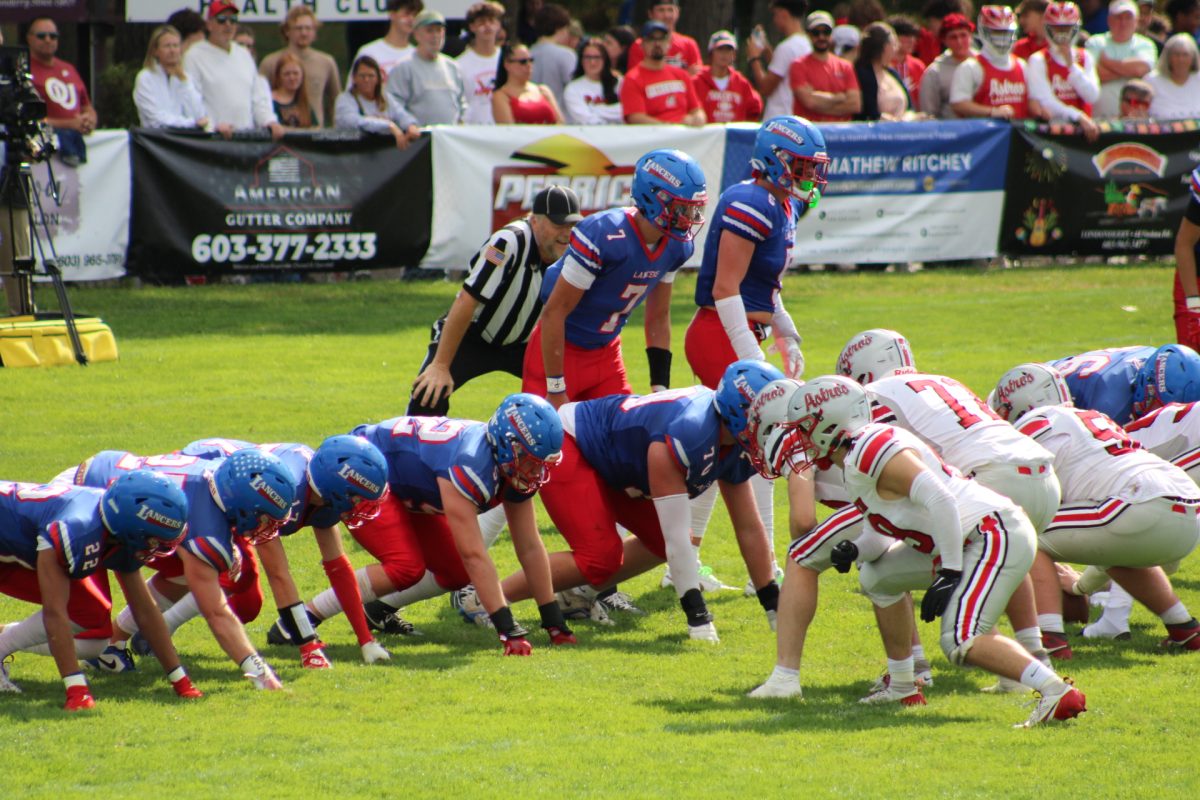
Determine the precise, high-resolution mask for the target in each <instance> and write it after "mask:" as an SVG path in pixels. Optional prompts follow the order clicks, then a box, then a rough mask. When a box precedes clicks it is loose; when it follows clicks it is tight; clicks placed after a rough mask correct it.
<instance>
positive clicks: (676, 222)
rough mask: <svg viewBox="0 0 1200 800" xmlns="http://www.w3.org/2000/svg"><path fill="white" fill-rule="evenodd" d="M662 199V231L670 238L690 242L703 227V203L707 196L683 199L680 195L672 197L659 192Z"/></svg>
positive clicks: (706, 200) (705, 201)
mask: <svg viewBox="0 0 1200 800" xmlns="http://www.w3.org/2000/svg"><path fill="white" fill-rule="evenodd" d="M659 199H660V200H662V204H663V212H662V217H661V219H662V231H663V233H665V234H666V235H667V236H670V237H671V238H672V239H678V240H679V241H681V242H690V241H691V240H692V239H694V238H696V234H697V233H699V232H700V229H701V228H703V227H704V223H705V221H706V220H705V219H704V205H705V203H707V202H708V197H707V196H702V197H700V198H699V199H693V200H685V199H683V198H682V197H672V196H671V195H669V194H667V193H666V192H660V193H659Z"/></svg>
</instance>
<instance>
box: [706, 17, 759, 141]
mask: <svg viewBox="0 0 1200 800" xmlns="http://www.w3.org/2000/svg"><path fill="white" fill-rule="evenodd" d="M736 58H737V39H735V38H733V34H732V33H730V32H729V31H717V32H716V33H714V34H713V35H712V36H711V37H710V38H709V40H708V59H709V62H710V66H707V67H704V68H702V69H701V70H700V72H699V73H697V74H696V75H694V76H693V77H692V88H693V89H694V90H695V91H696V97H697V98H699V100H700V105H701V107H703V108H704V116H705V117H706V118H707V119H708V121H709V122H758V121H759V120H760V119H761V118H762V113H763V101H762V96H761V95H760V94H759V93H758V92H757V91H756V90H755V89H754V87H753V86H751V85H750V81H749V80H747V78H746V76H745V75H743V74H742V73H740V72H738V71H737V70H736V69H734V68H733V62H734V59H736Z"/></svg>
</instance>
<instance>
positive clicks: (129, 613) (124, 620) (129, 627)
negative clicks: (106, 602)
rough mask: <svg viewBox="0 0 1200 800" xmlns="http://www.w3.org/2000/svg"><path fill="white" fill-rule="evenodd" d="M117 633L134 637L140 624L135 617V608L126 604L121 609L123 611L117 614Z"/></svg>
mask: <svg viewBox="0 0 1200 800" xmlns="http://www.w3.org/2000/svg"><path fill="white" fill-rule="evenodd" d="M116 632H117V634H118V635H120V634H122V633H124V634H128V635H129V636H130V637H132V636H133V635H134V634H135V633H137V632H138V624H137V622H136V621H135V620H134V618H133V609H132V608H130V607H129V606H125V607H124V608H122V609H121V613H120V614H117V631H116Z"/></svg>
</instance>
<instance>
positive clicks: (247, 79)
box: [183, 41, 279, 130]
mask: <svg viewBox="0 0 1200 800" xmlns="http://www.w3.org/2000/svg"><path fill="white" fill-rule="evenodd" d="M183 69H184V72H186V73H187V76H188V81H189V82H190V83H191V84H192V85H193V86H194V87H196V91H198V92H199V93H200V97H201V98H203V100H204V107H205V108H207V109H208V115H209V119H210V121H211V122H212V124H213V125H214V126H215V125H221V124H223V123H228V124H230V125H232V126H233V127H234V128H235V129H237V130H247V129H250V128H263V127H266V125H267V124H268V123H271V122H278V121H279V120H278V118H277V117H276V116H275V109H274V108H273V107H272V106H271V92H270V89H269V88H267V82H266V81H265V80H264V79H262V76H260V75H259V74H258V67H256V66H255V65H254V59H253V58H251V56H250V51H249V50H247V49H246V48H244V47H242V46H241V45H240V44H237V43H236V42H235V43H232V44H231V45H230V46H229V49H228V50H222V49H221V48H220V47H217V46H216V45H214V44H211V43H209V42H208V41H203V42H197V43H196V44H194V45H192V46H191V47H189V48H188V51H187V53H186V54H185V55H184V57H183Z"/></svg>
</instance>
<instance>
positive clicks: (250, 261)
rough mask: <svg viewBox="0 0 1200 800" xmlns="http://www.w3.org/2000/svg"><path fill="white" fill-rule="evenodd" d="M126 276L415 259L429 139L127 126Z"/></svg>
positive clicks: (424, 236)
mask: <svg viewBox="0 0 1200 800" xmlns="http://www.w3.org/2000/svg"><path fill="white" fill-rule="evenodd" d="M132 139H133V174H134V183H133V225H132V244H131V246H130V248H129V272H130V273H131V274H134V275H138V276H141V277H146V278H151V279H155V280H165V281H178V280H181V279H183V278H184V277H185V276H187V275H192V274H206V275H218V274H222V273H231V272H240V273H247V272H258V271H262V270H277V269H287V270H322V269H324V270H330V269H336V270H347V269H360V268H362V269H365V268H369V267H398V266H408V265H415V264H417V263H418V262H419V261H420V260H421V256H422V255H423V254H424V252H425V248H426V246H427V245H428V244H429V226H430V204H429V194H430V192H431V191H432V189H431V184H432V176H431V173H430V159H429V146H428V145H429V138H428V137H422V138H421V139H419V140H417V141H416V142H413V143H412V144H411V145H410V146H409V147H408V148H407V149H406V150H397V149H396V145H395V141H394V140H393V139H392V137H390V136H387V137H376V136H365V135H360V134H358V133H355V132H346V131H339V132H337V133H333V132H330V133H323V134H316V135H311V136H304V135H295V134H292V135H289V136H287V137H286V138H285V139H283V140H281V141H278V142H272V141H270V140H244V139H235V140H234V141H231V142H226V141H223V140H221V139H218V138H208V137H201V136H195V135H186V134H180V133H168V132H165V131H155V130H148V129H137V130H134V131H133V132H132Z"/></svg>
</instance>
